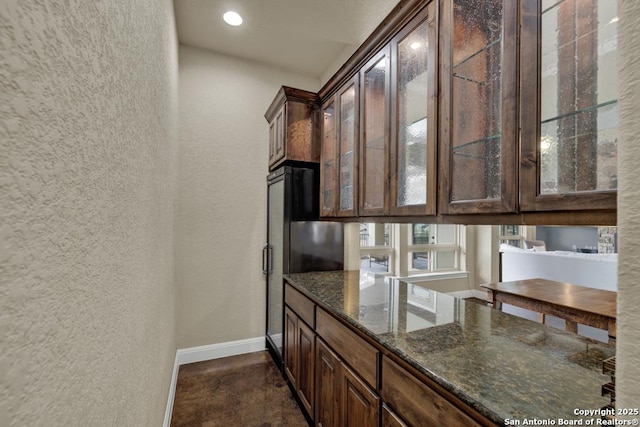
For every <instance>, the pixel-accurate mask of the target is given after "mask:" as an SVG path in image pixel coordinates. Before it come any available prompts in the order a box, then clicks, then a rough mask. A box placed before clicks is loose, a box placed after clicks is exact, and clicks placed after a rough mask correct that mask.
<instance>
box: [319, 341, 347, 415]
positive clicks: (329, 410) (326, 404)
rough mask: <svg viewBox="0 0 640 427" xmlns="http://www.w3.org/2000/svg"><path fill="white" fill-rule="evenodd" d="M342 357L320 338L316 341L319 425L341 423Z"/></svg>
mask: <svg viewBox="0 0 640 427" xmlns="http://www.w3.org/2000/svg"><path fill="white" fill-rule="evenodd" d="M340 372H341V366H340V359H338V357H337V356H336V355H335V354H334V353H333V352H332V351H331V350H329V348H328V347H327V346H326V345H325V344H324V342H322V340H320V339H318V340H317V342H316V391H315V392H316V412H315V415H316V416H315V422H316V425H317V426H318V427H338V426H339V425H340V417H339V415H340Z"/></svg>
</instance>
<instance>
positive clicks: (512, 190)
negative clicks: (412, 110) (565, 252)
mask: <svg viewBox="0 0 640 427" xmlns="http://www.w3.org/2000/svg"><path fill="white" fill-rule="evenodd" d="M441 5H442V6H441V9H440V10H441V20H440V23H441V28H440V35H441V38H440V40H441V51H440V61H441V62H440V65H441V70H442V72H441V76H442V92H441V94H440V107H441V108H440V147H439V148H440V151H439V152H440V176H439V179H440V206H439V209H440V212H441V213H443V214H456V213H457V214H468V213H504V212H516V210H517V176H518V175H517V160H516V159H517V151H518V150H517V149H518V129H517V126H518V121H517V119H518V115H517V108H516V107H517V105H516V100H517V97H516V94H517V56H516V54H517V48H518V46H517V40H518V2H517V1H512V0H472V1H469V0H465V1H461V0H441Z"/></svg>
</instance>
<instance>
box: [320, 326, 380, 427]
mask: <svg viewBox="0 0 640 427" xmlns="http://www.w3.org/2000/svg"><path fill="white" fill-rule="evenodd" d="M316 359H317V364H316V383H317V387H316V419H315V422H316V425H317V426H318V427H320V426H322V427H330V426H335V427H338V426H353V427H369V426H370V427H375V426H378V425H379V424H378V423H379V407H380V398H379V397H378V395H377V394H376V393H375V392H374V391H373V390H371V388H369V387H368V386H367V385H366V384H365V383H364V382H363V381H362V380H361V379H360V378H359V377H358V376H357V375H356V374H355V373H354V372H353V371H351V369H349V368H348V367H347V366H346V365H345V364H344V362H343V361H342V360H341V359H340V358H339V357H338V356H337V355H336V354H335V353H334V352H332V351H331V350H330V349H329V347H328V346H327V345H326V344H325V343H324V342H323V341H322V340H321V339H318V340H317V349H316Z"/></svg>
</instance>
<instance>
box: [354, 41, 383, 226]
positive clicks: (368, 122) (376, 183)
mask: <svg viewBox="0 0 640 427" xmlns="http://www.w3.org/2000/svg"><path fill="white" fill-rule="evenodd" d="M390 62H391V61H390V54H389V48H388V47H387V48H384V49H383V50H382V51H381V52H380V53H379V54H378V55H376V56H375V57H373V58H372V59H371V60H370V61H369V62H368V63H367V65H365V66H364V68H363V70H362V79H361V81H362V90H361V96H362V101H361V109H362V111H361V120H360V130H361V151H360V153H361V154H360V157H361V165H360V166H361V168H360V215H361V216H369V215H382V214H386V213H388V211H389V207H388V206H389V200H388V194H389V191H388V187H389V161H388V159H389V90H390V84H389V82H390V75H389V67H390Z"/></svg>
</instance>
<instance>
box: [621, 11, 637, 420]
mask: <svg viewBox="0 0 640 427" xmlns="http://www.w3.org/2000/svg"><path fill="white" fill-rule="evenodd" d="M618 16H619V17H620V21H619V24H618V28H619V37H618V52H619V53H618V80H619V82H620V86H619V99H620V110H619V111H620V123H619V128H620V137H619V140H618V176H619V181H618V182H619V184H618V185H619V192H618V227H619V228H618V236H619V242H618V243H619V245H618V249H619V252H620V253H619V255H618V256H619V258H618V340H617V347H616V365H617V366H616V398H617V399H616V405H617V407H618V408H639V407H640V309H639V307H640V280H638V279H639V278H640V175H639V174H638V165H640V144H638V135H640V120H638V116H639V114H640V112H639V108H640V55H639V54H638V52H640V2H638V1H637V0H620V1H619V2H618ZM636 418H637V417H636Z"/></svg>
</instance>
